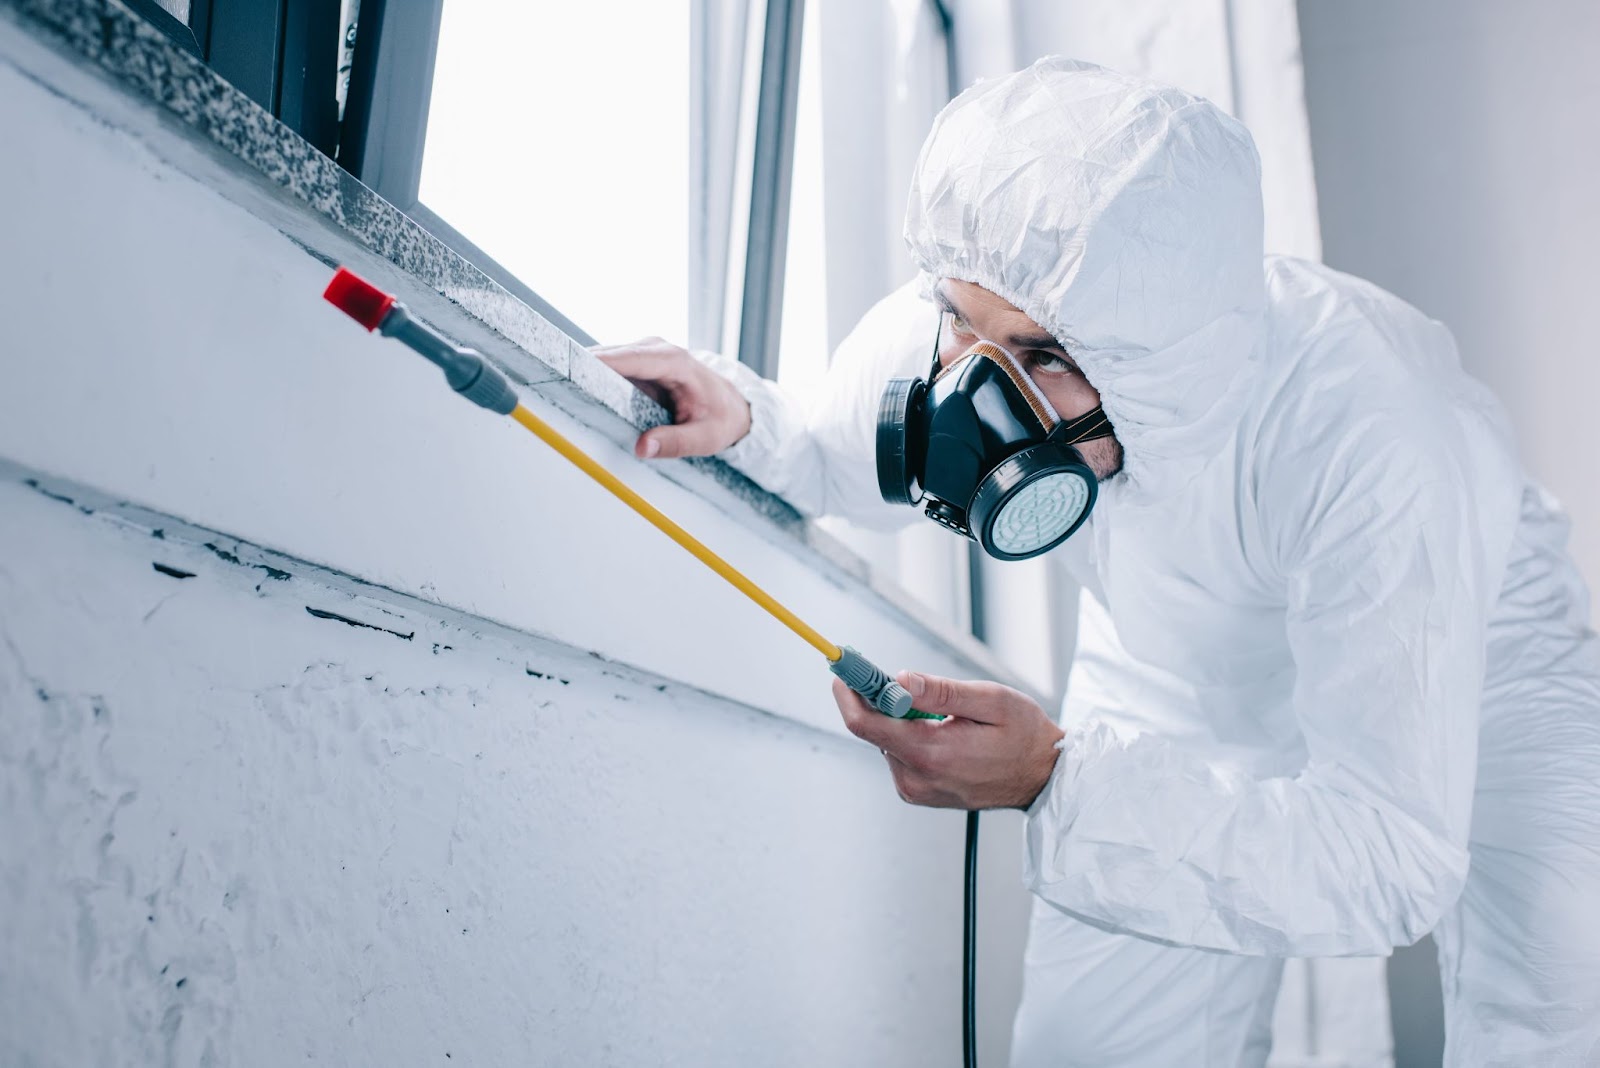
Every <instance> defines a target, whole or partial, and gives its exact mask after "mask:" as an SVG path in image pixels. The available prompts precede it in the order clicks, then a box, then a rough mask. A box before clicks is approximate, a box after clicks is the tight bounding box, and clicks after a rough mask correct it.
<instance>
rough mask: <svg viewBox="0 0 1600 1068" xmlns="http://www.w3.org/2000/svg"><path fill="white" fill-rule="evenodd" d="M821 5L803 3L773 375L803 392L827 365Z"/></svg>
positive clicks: (814, 384)
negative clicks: (780, 299) (790, 172)
mask: <svg viewBox="0 0 1600 1068" xmlns="http://www.w3.org/2000/svg"><path fill="white" fill-rule="evenodd" d="M821 8H822V5H821V4H820V3H817V2H815V0H813V2H811V3H808V4H806V8H805V26H804V28H803V29H802V30H801V34H800V84H799V88H798V93H799V99H798V100H797V101H796V102H795V137H794V171H793V178H792V182H791V185H790V189H789V235H788V248H787V250H786V253H785V261H784V269H783V322H782V324H781V334H780V337H779V342H778V381H779V382H781V383H782V384H783V385H784V386H785V387H787V388H789V389H791V390H793V391H795V392H796V393H797V394H799V395H801V396H808V395H809V394H811V393H812V392H813V391H814V390H815V389H816V387H817V385H818V383H819V382H820V381H821V379H822V376H823V375H824V374H825V373H826V372H827V370H828V348H829V346H828V276H827V238H826V224H825V220H824V218H823V203H822V167H823V161H822V42H821V22H822V18H821V15H822V12H821Z"/></svg>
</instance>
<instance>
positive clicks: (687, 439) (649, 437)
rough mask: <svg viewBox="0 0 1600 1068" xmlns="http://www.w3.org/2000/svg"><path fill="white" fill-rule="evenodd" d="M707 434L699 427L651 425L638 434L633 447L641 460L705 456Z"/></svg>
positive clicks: (706, 451)
mask: <svg viewBox="0 0 1600 1068" xmlns="http://www.w3.org/2000/svg"><path fill="white" fill-rule="evenodd" d="M706 437H707V435H706V434H705V432H704V430H703V429H702V428H700V427H695V426H676V425H672V424H667V425H663V426H657V427H651V428H650V429H649V430H646V431H645V432H644V433H643V434H640V435H639V440H638V442H637V443H636V444H635V445H634V447H633V452H634V455H635V456H637V457H639V459H641V460H675V459H677V458H678V457H680V456H705V455H707V453H708V451H709V450H708V448H707V445H708V443H707V441H706V440H705V439H706Z"/></svg>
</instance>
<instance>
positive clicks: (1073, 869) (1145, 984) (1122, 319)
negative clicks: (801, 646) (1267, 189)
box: [711, 59, 1600, 1068]
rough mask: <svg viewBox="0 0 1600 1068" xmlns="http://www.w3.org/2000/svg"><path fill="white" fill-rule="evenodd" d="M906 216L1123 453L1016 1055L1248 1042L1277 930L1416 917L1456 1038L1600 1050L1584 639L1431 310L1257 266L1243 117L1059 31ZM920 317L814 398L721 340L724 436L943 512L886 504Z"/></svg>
mask: <svg viewBox="0 0 1600 1068" xmlns="http://www.w3.org/2000/svg"><path fill="white" fill-rule="evenodd" d="M906 237H907V240H908V241H909V243H910V246H911V249H912V252H913V254H914V256H915V258H916V259H917V261H918V262H919V263H920V265H921V267H922V268H923V270H924V272H925V278H924V284H925V283H926V281H927V279H928V278H940V277H945V278H955V279H961V280H965V281H969V282H974V283H977V284H978V285H981V286H983V287H985V288H986V289H989V290H991V291H993V292H994V293H997V294H999V295H1000V296H1002V297H1004V298H1005V299H1006V300H1008V301H1010V302H1011V303H1012V304H1014V305H1016V306H1017V307H1019V308H1021V309H1022V310H1023V311H1025V312H1026V313H1027V314H1028V315H1029V316H1030V317H1031V318H1033V319H1034V320H1035V321H1037V322H1038V323H1039V324H1040V325H1042V326H1044V327H1046V328H1047V329H1049V330H1050V332H1051V333H1053V334H1054V335H1055V336H1056V337H1057V338H1058V339H1060V341H1061V342H1062V343H1063V344H1064V345H1065V347H1066V348H1067V350H1068V351H1069V352H1071V353H1072V354H1073V355H1074V356H1075V357H1076V359H1077V361H1078V362H1079V364H1080V365H1081V366H1082V368H1083V370H1084V373H1085V375H1086V376H1087V377H1088V379H1089V381H1090V382H1091V384H1093V385H1094V386H1095V387H1096V388H1097V389H1098V390H1099V391H1100V394H1101V397H1102V400H1103V403H1104V406H1105V410H1106V412H1107V414H1108V415H1109V416H1110V419H1111V421H1112V423H1113V424H1114V426H1115V428H1116V432H1117V437H1118V439H1119V440H1120V441H1121V443H1122V445H1123V447H1124V449H1125V450H1126V468H1125V472H1124V473H1123V474H1122V475H1120V476H1118V477H1116V478H1113V479H1111V480H1109V481H1108V482H1107V484H1106V485H1105V486H1104V487H1103V488H1102V493H1101V496H1100V499H1099V502H1098V504H1097V506H1096V508H1095V510H1094V513H1093V516H1092V518H1091V519H1090V521H1089V523H1088V524H1087V525H1086V526H1085V527H1084V528H1083V529H1082V530H1081V531H1079V532H1078V533H1077V534H1075V535H1074V536H1073V537H1072V538H1071V539H1070V540H1069V541H1068V542H1067V543H1066V544H1065V545H1063V546H1062V547H1061V548H1059V549H1057V550H1055V554H1054V555H1055V556H1056V557H1058V558H1060V559H1062V560H1063V561H1064V562H1065V563H1066V564H1067V566H1068V567H1069V568H1070V569H1071V571H1072V573H1073V574H1074V575H1075V576H1076V578H1077V579H1078V580H1079V581H1080V582H1081V584H1082V586H1083V588H1084V590H1085V595H1084V596H1083V597H1082V598H1081V608H1080V614H1081V618H1080V628H1079V630H1080V633H1079V647H1078V653H1077V657H1076V660H1075V662H1074V665H1073V668H1072V673H1071V676H1070V680H1069V683H1068V687H1069V688H1068V694H1067V698H1066V701H1065V703H1064V705H1063V708H1062V712H1061V721H1062V726H1063V727H1064V728H1065V730H1066V737H1065V739H1064V740H1063V742H1062V744H1061V756H1060V758H1059V760H1058V761H1057V764H1056V769H1055V773H1054V775H1053V777H1052V779H1051V781H1050V783H1049V785H1048V786H1047V787H1046V789H1045V790H1044V792H1043V793H1042V794H1041V795H1040V797H1039V799H1038V801H1037V802H1036V803H1035V804H1034V806H1033V808H1032V809H1031V811H1030V812H1029V814H1028V820H1027V857H1026V880H1027V884H1028V886H1029V887H1030V889H1031V890H1032V891H1033V893H1034V894H1035V895H1036V899H1035V910H1034V918H1033V924H1032V931H1031V934H1030V939H1029V945H1028V955H1027V971H1026V983H1025V992H1024V997H1023V1004H1022V1007H1021V1009H1020V1011H1019V1014H1018V1018H1017V1022H1016V1030H1015V1052H1014V1063H1015V1064H1017V1065H1025V1066H1035V1065H1039V1066H1043V1065H1066V1064H1074V1065H1097V1066H1098V1065H1151V1066H1160V1068H1170V1066H1175V1065H1184V1066H1198V1065H1221V1066H1228V1068H1232V1066H1235V1065H1240V1064H1259V1063H1261V1061H1262V1060H1264V1058H1265V1056H1266V1051H1267V1048H1268V1035H1267V1029H1268V1022H1269V1021H1270V1017H1271V1008H1272V1000H1273V995H1274V992H1275V990H1276V986H1277V980H1278V975H1279V973H1280V970H1281V958H1283V957H1285V956H1312V957H1315V956H1338V955H1372V954H1387V953H1388V952H1389V951H1390V950H1391V948H1392V947H1394V946H1398V945H1405V944H1409V943H1411V942H1414V941H1416V940H1417V939H1419V938H1421V937H1422V936H1423V935H1425V934H1427V933H1428V932H1429V931H1434V932H1436V934H1437V937H1438V941H1439V945H1440V950H1441V967H1442V970H1443V985H1444V992H1445V1000H1446V1011H1447V1028H1448V1055H1447V1061H1448V1063H1450V1064H1452V1065H1487V1064H1516V1065H1533V1064H1537V1065H1541V1066H1546V1065H1569V1064H1570V1065H1579V1064H1582V1065H1600V644H1597V641H1596V637H1595V635H1594V633H1593V631H1591V630H1590V629H1589V626H1588V621H1587V612H1588V608H1587V603H1586V602H1587V598H1586V593H1585V591H1584V588H1583V584H1582V582H1581V580H1580V579H1579V577H1578V576H1577V574H1576V572H1575V570H1574V568H1573V566H1572V564H1571V563H1570V561H1569V559H1568V557H1567V556H1566V554H1565V551H1564V549H1563V541H1564V534H1565V527H1564V520H1563V519H1562V517H1561V515H1560V513H1559V512H1558V510H1557V508H1556V506H1555V504H1554V503H1553V502H1552V500H1551V499H1550V498H1549V497H1548V496H1547V495H1546V494H1545V493H1543V492H1542V491H1541V490H1540V489H1539V488H1538V487H1537V486H1535V485H1533V484H1531V483H1530V482H1529V481H1528V480H1527V479H1526V478H1525V477H1524V476H1523V475H1522V474H1521V473H1520V471H1519V467H1518V463H1517V460H1516V458H1515V456H1514V454H1513V451H1512V446H1511V443H1510V435H1509V433H1508V430H1507V427H1506V422H1505V419H1504V417H1503V415H1502V413H1501V411H1500V409H1499V407H1498V405H1497V404H1496V403H1495V401H1494V400H1493V399H1492V398H1491V397H1490V395H1489V394H1488V392H1487V391H1486V390H1485V389H1484V388H1483V387H1481V386H1480V385H1479V384H1478V383H1476V382H1475V381H1473V380H1472V379H1471V378H1469V377H1468V376H1467V375H1466V374H1465V373H1463V371H1462V370H1461V368H1460V365H1459V362H1458V360H1457V356H1456V352H1455V347H1454V344H1453V342H1452V340H1451V337H1450V335H1449V333H1448V332H1447V331H1446V330H1445V329H1444V327H1442V326H1441V325H1439V324H1438V323H1435V322H1432V321H1430V320H1429V319H1427V318H1425V317H1424V316H1423V315H1421V314H1420V313H1419V312H1417V311H1416V310H1414V309H1412V308H1410V307H1409V306H1407V305H1406V304H1404V303H1402V302H1401V301H1400V300H1398V299H1396V298H1395V297H1393V296H1391V295H1389V294H1387V293H1385V292H1383V291H1381V290H1379V289H1377V288H1376V287H1374V286H1371V285H1368V284H1366V283H1364V282H1362V281H1359V280H1357V279H1355V278H1351V277H1348V276H1346V275H1342V274H1339V273H1337V272H1335V271H1332V270H1329V269H1327V268H1325V267H1322V266H1319V265H1316V264H1312V263H1305V262H1300V261H1296V260H1290V259H1284V258H1277V257H1269V258H1266V259H1265V261H1264V262H1263V255H1262V221H1261V194H1260V176H1259V164H1258V162H1257V157H1256V152H1255V149H1254V146H1253V144H1252V143H1251V140H1250V137H1249V135H1248V134H1247V133H1246V131H1245V130H1244V129H1243V128H1242V127H1241V126H1240V125H1239V124H1238V123H1236V122H1234V121H1233V120H1232V119H1231V118H1229V117H1228V116H1226V115H1224V114H1223V113H1222V112H1220V111H1219V110H1218V109H1216V108H1215V107H1213V106H1212V105H1211V104H1209V103H1207V102H1205V101H1203V100H1200V99H1198V98H1195V97H1193V96H1190V95H1188V94H1186V93H1183V92H1180V91H1178V90H1174V89H1170V88H1164V87H1160V86H1154V85H1150V84H1146V83H1143V82H1139V81H1136V80H1132V79H1128V78H1124V77H1121V76H1118V75H1116V74H1113V73H1110V72H1107V71H1104V70H1100V69H1099V68H1095V67H1092V66H1088V65H1085V64H1079V63H1074V62H1069V61H1064V60H1059V59H1055V60H1043V61H1041V62H1039V63H1037V64H1035V65H1034V66H1033V67H1031V68H1029V69H1028V70H1025V71H1022V72H1020V73H1018V74H1015V75H1012V76H1010V77H1008V78H1004V79H1000V80H996V81H992V82H987V83H980V84H979V85H977V86H976V87H974V88H973V89H971V90H969V91H967V92H966V93H964V94H963V95H962V96H961V97H959V98H958V99H957V100H956V101H954V102H953V103H952V104H951V105H950V106H949V107H948V108H946V110H945V111H944V113H943V114H942V115H941V116H940V117H939V119H938V120H937V122H936V123H935V126H934V129H933V131H932V133H931V135H930V136H929V139H928V141H927V144H926V145H925V146H924V148H923V153H922V158H921V161H920V163H919V166H918V172H917V175H916V178H915V179H914V182H913V185H912V189H911V195H910V204H909V208H908V211H907V217H906ZM936 322H937V312H936V311H935V310H934V308H933V307H932V306H931V305H929V304H927V303H925V302H924V301H922V300H921V299H919V297H918V294H917V292H916V291H915V290H914V289H913V288H911V287H908V288H907V289H905V290H902V291H901V292H899V293H896V294H894V295H892V296H890V297H889V298H887V299H886V300H884V301H883V302H882V303H881V304H880V305H879V306H878V307H877V308H875V309H874V310H873V311H872V312H871V313H869V314H868V316H867V317H866V318H865V319H864V320H863V322H862V323H861V325H860V326H859V327H858V328H857V330H856V331H855V332H854V333H853V334H852V336H851V337H850V338H849V339H848V340H847V341H846V342H845V343H844V344H843V345H842V346H841V347H840V350H839V352H838V354H837V355H836V357H835V361H834V367H833V369H832V371H831V372H830V377H829V380H828V384H827V389H826V391H825V396H823V397H822V398H821V400H820V402H819V403H817V404H814V405H813V406H812V407H811V409H810V410H809V411H802V410H801V409H800V408H798V407H797V406H796V405H795V403H794V402H792V401H791V400H790V399H789V398H787V397H786V396H785V395H784V394H783V393H781V392H780V391H779V390H778V389H777V387H776V386H774V385H773V384H771V383H768V382H764V381H762V380H760V379H758V378H755V377H754V376H753V375H751V374H749V373H748V372H745V371H744V370H743V369H742V368H740V367H738V366H737V365H736V364H733V363H732V362H731V361H728V360H726V359H725V358H711V359H712V360H713V363H714V365H716V366H719V367H720V369H721V370H723V371H724V373H726V374H728V375H729V376H730V377H732V378H733V379H734V380H735V382H736V384H737V385H738V386H739V388H740V390H741V392H743V393H744V394H745V396H746V397H747V398H748V399H749V401H750V403H751V406H752V412H753V428H752V430H751V432H750V434H749V435H748V436H747V437H746V438H745V439H744V440H743V441H741V442H740V443H738V444H737V445H736V446H735V447H734V448H733V449H731V450H729V452H728V453H726V454H725V455H726V456H727V457H728V458H729V459H730V460H731V461H732V462H734V463H735V464H736V465H738V466H739V467H741V468H742V469H743V470H745V471H746V472H747V473H749V474H750V475H751V476H752V477H754V478H755V479H756V480H757V481H759V482H761V483H762V484H764V485H765V486H767V487H768V488H769V489H771V490H773V491H774V492H776V493H779V494H781V495H783V496H785V497H787V498H788V499H789V500H790V501H792V502H794V504H795V505H796V506H798V507H799V508H801V509H802V510H804V511H807V512H810V513H813V514H822V513H834V514H843V515H845V516H849V517H851V518H854V519H856V520H858V521H863V522H868V523H876V524H878V525H885V524H893V523H896V522H911V521H920V522H926V520H921V519H920V517H919V513H918V512H916V511H915V510H913V509H909V508H894V507H892V506H889V505H885V504H884V503H883V502H882V501H881V500H879V498H878V493H877V487H876V480H875V467H874V463H875V461H874V453H873V448H874V446H873V428H874V425H875V413H876V409H877V403H878V399H879V396H880V393H881V391H882V388H883V385H884V383H885V381H886V380H887V379H888V378H889V377H891V376H893V375H912V374H922V373H924V372H925V370H926V361H927V359H928V353H929V351H930V348H931V345H932V341H933V336H934V330H935V326H936ZM1506 357H1507V358H1508V359H1515V358H1516V354H1515V353H1508V354H1506ZM907 666H913V667H914V666H915V665H907ZM1219 951H1220V952H1219Z"/></svg>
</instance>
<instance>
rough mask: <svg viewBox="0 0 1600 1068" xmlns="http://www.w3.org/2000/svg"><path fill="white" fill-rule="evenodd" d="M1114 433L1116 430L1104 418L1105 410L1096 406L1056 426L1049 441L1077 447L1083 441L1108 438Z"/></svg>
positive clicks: (1109, 421) (1108, 420)
mask: <svg viewBox="0 0 1600 1068" xmlns="http://www.w3.org/2000/svg"><path fill="white" fill-rule="evenodd" d="M1115 433H1116V428H1114V427H1113V426H1112V425H1111V420H1110V419H1108V418H1106V410H1105V409H1104V408H1102V407H1100V405H1098V404H1097V405H1095V406H1094V407H1093V408H1090V409H1089V410H1088V411H1086V412H1084V413H1083V414H1082V415H1080V416H1078V417H1077V418H1076V419H1068V420H1067V421H1066V422H1064V423H1058V424H1056V428H1055V430H1054V431H1052V432H1051V434H1050V440H1051V441H1059V442H1061V443H1062V444H1065V445H1078V444H1081V443H1082V442H1085V441H1093V440H1094V439H1095V438H1109V437H1110V436H1111V435H1113V434H1115Z"/></svg>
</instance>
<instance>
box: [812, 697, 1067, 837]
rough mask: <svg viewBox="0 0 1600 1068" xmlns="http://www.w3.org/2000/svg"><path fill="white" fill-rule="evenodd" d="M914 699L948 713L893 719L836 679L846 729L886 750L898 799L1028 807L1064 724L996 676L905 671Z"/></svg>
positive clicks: (922, 707) (1051, 764)
mask: <svg viewBox="0 0 1600 1068" xmlns="http://www.w3.org/2000/svg"><path fill="white" fill-rule="evenodd" d="M899 682H900V685H902V686H904V687H905V688H906V689H907V690H908V691H910V693H911V698H912V703H913V707H915V708H916V709H917V710H918V711H920V712H936V713H939V714H940V715H943V716H948V717H950V718H949V719H945V720H942V721H936V720H925V719H892V718H890V717H889V716H885V715H883V714H881V713H879V712H877V711H875V710H874V709H873V708H872V706H870V705H868V704H867V703H866V702H865V701H863V700H862V699H861V698H860V697H858V696H856V694H855V692H854V691H852V690H851V689H850V688H849V687H848V686H846V685H845V684H844V683H843V682H841V681H839V680H837V679H836V680H834V683H833V699H834V700H835V701H837V702H838V704H839V711H840V712H841V713H842V714H843V715H844V723H845V726H846V727H848V728H850V733H852V734H854V735H855V736H856V737H858V738H864V739H866V740H867V741H869V742H871V743H872V744H873V745H875V746H877V747H878V748H879V749H880V750H882V751H883V755H884V759H886V760H888V762H889V770H890V771H891V772H892V773H893V774H894V786H895V789H896V790H897V791H899V794H900V797H901V800H904V801H908V802H910V803H911V804H913V805H929V806H932V807H934V808H965V809H980V808H1027V807H1028V806H1029V805H1031V804H1033V800H1034V798H1036V797H1038V796H1039V791H1041V790H1043V789H1044V787H1045V784H1046V783H1048V782H1049V781H1050V773H1051V772H1052V771H1053V770H1054V769H1055V766H1056V757H1057V756H1058V755H1059V754H1057V752H1056V748H1055V745H1056V742H1057V741H1059V740H1060V739H1061V729H1060V728H1059V727H1057V726H1056V725H1055V724H1054V723H1052V722H1050V717H1048V716H1046V715H1045V714H1044V710H1043V709H1042V708H1040V707H1039V706H1038V704H1036V703H1035V702H1034V701H1033V700H1032V699H1031V698H1029V697H1028V696H1027V695H1026V694H1023V693H1019V692H1017V691H1016V690H1013V689H1011V688H1010V687H1009V686H1002V685H1000V684H999V683H997V682H957V681H955V680H954V679H942V678H939V677H938V676H935V675H919V674H916V673H914V672H910V671H902V672H901V673H900V675H899Z"/></svg>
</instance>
